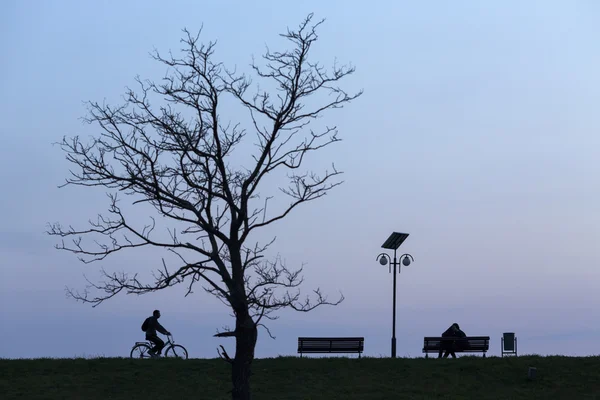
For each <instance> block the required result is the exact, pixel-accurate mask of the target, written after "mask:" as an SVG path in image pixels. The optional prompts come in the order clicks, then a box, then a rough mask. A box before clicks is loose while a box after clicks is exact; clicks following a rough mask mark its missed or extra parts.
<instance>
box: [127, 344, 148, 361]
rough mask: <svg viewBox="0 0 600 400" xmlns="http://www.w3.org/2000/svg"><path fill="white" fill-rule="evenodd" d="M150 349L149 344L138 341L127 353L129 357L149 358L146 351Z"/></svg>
mask: <svg viewBox="0 0 600 400" xmlns="http://www.w3.org/2000/svg"><path fill="white" fill-rule="evenodd" d="M149 351H150V346H148V345H147V344H145V343H138V344H136V345H135V346H133V348H132V349H131V353H130V354H129V357H130V358H151V357H150V354H148V352H149Z"/></svg>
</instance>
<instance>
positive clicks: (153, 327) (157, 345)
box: [142, 310, 171, 356]
mask: <svg viewBox="0 0 600 400" xmlns="http://www.w3.org/2000/svg"><path fill="white" fill-rule="evenodd" d="M159 318H160V311H159V310H154V312H152V316H150V317H148V318H146V320H145V321H144V323H143V324H142V330H143V331H145V332H146V340H149V341H151V342H152V343H154V347H153V348H151V349H150V351H149V352H148V354H150V356H155V355H158V356H160V353H161V352H162V349H163V347H165V342H164V341H163V340H162V339H161V338H160V337H158V335H157V334H156V331H158V332H160V333H162V334H163V335H167V336H171V332H169V331H168V330H166V329H165V328H164V327H163V326H162V325H161V324H160V322H158V319H159ZM144 328H146V329H144Z"/></svg>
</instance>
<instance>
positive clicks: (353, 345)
mask: <svg viewBox="0 0 600 400" xmlns="http://www.w3.org/2000/svg"><path fill="white" fill-rule="evenodd" d="M364 349H365V338H364V337H299V338H298V353H300V357H302V354H303V353H358V358H360V354H361V353H362V352H363V351H364Z"/></svg>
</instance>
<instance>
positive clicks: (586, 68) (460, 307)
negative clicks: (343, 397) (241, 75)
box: [0, 0, 600, 358]
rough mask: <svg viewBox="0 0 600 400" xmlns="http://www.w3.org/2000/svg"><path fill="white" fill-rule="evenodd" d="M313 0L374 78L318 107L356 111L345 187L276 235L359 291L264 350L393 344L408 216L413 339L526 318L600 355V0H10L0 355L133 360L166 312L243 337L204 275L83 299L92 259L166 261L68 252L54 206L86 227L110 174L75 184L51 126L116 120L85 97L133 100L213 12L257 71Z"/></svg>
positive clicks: (347, 119) (199, 339) (406, 323)
mask: <svg viewBox="0 0 600 400" xmlns="http://www.w3.org/2000/svg"><path fill="white" fill-rule="evenodd" d="M248 3H258V5H256V4H252V5H250V4H248ZM167 4H168V5H167ZM309 12H314V13H315V16H316V17H317V18H326V19H327V21H326V23H325V24H324V25H323V26H322V27H321V29H320V31H319V33H320V40H319V42H317V45H316V46H315V48H314V52H313V53H312V56H313V59H314V60H319V61H321V62H323V63H326V64H328V65H331V63H332V62H333V61H334V60H335V59H337V60H338V61H339V62H341V63H349V62H351V63H352V64H353V65H355V66H356V68H357V71H356V74H355V75H353V76H352V77H350V78H348V79H347V80H346V81H345V82H342V85H343V86H344V87H345V88H347V89H348V90H358V89H364V91H365V93H364V95H363V96H362V97H361V98H359V99H358V100H357V101H355V102H354V103H353V104H351V105H350V106H348V107H347V108H344V109H342V110H334V111H333V112H330V113H328V114H326V115H325V116H324V117H323V118H322V119H321V120H319V121H318V123H319V124H321V126H325V125H326V124H327V125H333V124H336V125H337V126H338V129H339V131H340V136H341V138H342V139H343V141H342V142H341V143H338V144H337V145H335V146H333V147H331V148H329V149H328V150H327V151H324V152H322V153H321V154H320V156H319V158H318V159H312V160H310V162H311V164H310V165H311V166H314V169H315V170H320V168H322V167H324V166H327V165H328V164H330V163H331V162H332V161H334V162H335V164H336V166H337V167H338V168H339V169H341V170H343V171H344V173H345V175H344V180H345V183H344V184H343V185H342V186H341V187H338V188H337V189H336V190H334V191H333V192H331V193H330V194H329V195H328V196H326V197H325V198H323V199H320V200H318V201H316V202H313V203H309V204H307V205H305V207H302V208H300V209H298V210H297V211H296V212H295V213H294V214H292V215H291V216H290V217H289V218H287V219H286V220H284V221H282V222H280V223H277V224H275V225H272V226H271V228H270V229H269V230H267V231H265V232H264V238H267V237H271V236H277V241H276V242H275V245H274V247H273V249H274V251H276V252H278V253H280V254H281V255H282V256H283V257H284V258H285V260H286V261H287V263H288V265H290V266H299V265H301V264H302V263H306V267H305V278H306V283H305V286H304V288H305V291H306V292H308V291H310V289H312V288H315V287H317V286H320V287H321V288H322V289H323V290H324V291H325V292H326V293H329V294H330V295H331V296H332V297H335V296H336V295H337V294H338V293H339V292H340V291H341V292H342V293H343V294H344V295H345V297H346V300H345V301H344V302H343V303H342V304H341V305H339V306H338V307H336V308H333V307H324V308H320V309H318V310H316V311H314V312H312V313H308V314H299V313H295V312H291V311H290V312H283V313H281V314H280V316H281V318H280V319H279V320H277V321H275V322H273V323H271V324H270V327H271V330H272V333H273V334H274V335H275V336H276V339H275V340H272V339H270V338H268V336H267V335H266V333H265V332H264V331H261V332H260V337H259V342H258V345H257V351H256V355H257V357H271V356H277V355H294V354H295V351H296V338H297V337H298V336H313V335H315V336H316V335H332V336H344V335H349V336H365V350H366V351H365V353H366V355H369V356H387V355H389V346H390V344H389V342H390V337H391V310H392V303H391V300H392V276H391V275H390V274H389V273H388V269H387V267H382V266H380V265H379V264H378V263H376V262H375V257H376V255H377V254H378V253H379V252H381V251H382V249H381V248H380V246H381V244H382V243H383V242H384V240H385V239H386V238H387V237H388V235H389V234H390V233H391V232H392V231H400V232H408V233H410V237H409V238H408V239H407V241H406V242H405V243H404V244H403V246H402V247H401V248H400V250H402V251H403V252H410V253H411V254H412V255H413V256H414V258H415V263H414V264H412V265H411V266H410V267H408V268H406V269H404V270H403V271H402V274H401V275H400V276H399V277H398V278H399V279H398V324H397V337H398V354H399V356H411V357H415V356H421V347H422V340H423V336H435V335H439V334H440V333H441V332H443V331H444V330H445V329H446V328H447V327H448V326H449V325H450V324H451V323H452V322H455V321H456V322H459V323H460V325H461V327H462V328H463V330H464V331H465V332H466V333H467V334H468V335H489V336H491V337H492V343H491V351H490V354H491V355H498V354H499V351H498V350H499V347H500V336H501V334H502V332H505V331H513V332H516V334H517V336H518V338H519V349H520V351H521V352H522V353H537V354H566V355H589V354H598V353H600V349H598V345H597V338H598V336H599V335H600V319H599V318H597V317H598V309H600V296H598V294H597V284H598V282H599V279H600V269H599V268H598V266H599V264H600V251H599V249H598V242H599V240H600V213H599V212H598V211H599V208H598V204H600V203H599V199H600V182H599V180H598V177H599V176H600V161H599V160H598V153H599V151H600V135H599V134H598V130H599V127H600V113H598V106H599V105H600V74H599V72H598V71H600V40H599V39H600V25H598V23H597V21H598V19H599V18H600V3H598V2H595V1H593V0H589V1H550V0H543V1H542V0H540V1H528V2H523V1H509V0H504V1H498V2H494V4H492V2H480V1H475V0H473V1H452V2H447V1H429V2H409V1H375V2H358V1H347V0H346V1H327V2H325V1H304V2H295V3H289V2H288V3H285V5H284V4H283V3H282V2H280V1H277V2H276V1H261V2H233V1H229V2H227V1H222V2H197V1H188V2H184V1H174V0H173V1H170V2H168V3H166V2H158V1H128V2H122V1H104V2H94V3H93V4H92V2H81V1H53V2H42V1H16V0H9V1H4V2H2V4H1V5H0V49H1V51H2V62H1V63H0V121H2V123H1V124H0V135H1V138H2V144H3V145H2V146H0V171H2V172H1V174H2V180H3V184H2V187H3V190H2V194H3V195H2V196H0V213H1V215H0V217H1V219H0V220H1V221H2V224H0V321H1V325H2V333H1V334H0V357H6V358H15V357H42V356H44V357H73V356H95V355H106V356H127V355H128V354H129V350H130V348H131V345H132V344H133V342H135V341H136V340H140V339H143V332H142V331H141V330H140V325H141V322H142V321H143V319H144V318H145V317H146V316H148V315H149V314H150V313H151V311H152V310H153V309H155V308H160V309H161V311H162V314H163V317H162V319H161V322H162V324H163V325H164V326H165V327H166V328H167V329H169V330H171V331H172V332H173V333H174V334H175V339H176V340H177V341H178V342H181V343H182V344H184V345H185V346H186V347H187V348H188V350H189V351H190V356H191V357H202V358H205V357H208V358H212V357H215V356H216V350H215V349H216V347H217V346H218V345H219V344H225V345H226V347H227V348H229V349H232V348H233V347H232V345H233V341H232V339H216V338H213V337H212V335H213V334H214V333H215V332H216V330H217V329H218V328H221V327H223V326H226V325H230V324H232V322H233V319H232V318H231V317H230V315H229V312H228V310H227V309H226V308H225V306H223V305H222V304H221V303H220V302H218V301H217V300H215V299H213V298H211V297H210V295H208V294H205V293H204V292H203V291H202V290H201V289H200V288H198V290H196V292H195V293H194V294H193V295H191V296H188V297H187V298H184V297H183V288H180V289H173V290H169V291H163V292H160V293H156V294H151V295H144V296H125V295H121V296H118V297H116V298H114V299H113V300H112V301H109V302H107V303H104V304H102V305H101V306H99V307H97V308H91V307H90V306H89V305H83V304H81V303H76V302H75V301H73V300H72V299H68V298H66V296H65V292H64V288H65V286H67V285H68V286H70V287H75V288H83V287H84V284H85V281H84V277H83V273H86V274H87V275H88V276H89V277H90V278H92V279H93V278H94V277H96V276H97V271H98V270H99V269H100V268H101V267H105V268H106V269H108V270H110V271H120V270H127V271H139V272H140V273H141V274H143V275H144V276H149V274H150V272H151V271H152V269H154V268H156V267H157V266H160V257H161V255H162V254H161V253H160V252H156V251H146V250H143V249H141V250H139V251H132V252H128V253H123V254H120V255H118V256H116V257H113V258H108V259H106V260H105V261H103V262H102V263H97V264H91V265H83V264H82V263H80V262H79V261H78V260H77V259H76V257H75V256H73V255H71V254H68V253H66V252H60V251H58V250H55V249H54V248H53V245H54V244H55V243H56V238H54V237H49V236H47V235H46V234H45V233H44V232H45V229H46V227H45V225H46V223H48V222H56V221H59V222H61V223H62V224H64V225H69V224H72V225H74V226H75V227H85V226H86V225H85V224H86V222H87V220H88V218H93V217H95V216H96V214H98V213H101V212H105V210H106V207H107V205H108V201H107V198H106V196H105V195H104V192H103V191H102V190H91V189H87V188H80V187H68V188H63V189H58V188H57V186H58V185H59V184H61V183H62V182H63V180H64V178H65V177H66V176H67V174H68V170H69V167H70V165H69V164H68V163H67V161H66V160H65V159H64V154H63V153H62V152H61V151H60V149H59V148H58V147H57V146H53V145H52V143H53V142H55V141H58V140H60V139H61V138H62V136H63V135H67V136H74V135H81V136H89V135H95V134H97V133H98V128H97V127H96V126H94V125H84V124H83V123H82V122H81V121H80V120H79V118H80V117H83V116H85V113H86V110H85V107H84V105H83V101H86V100H97V101H103V100H106V101H107V102H109V103H118V102H120V100H121V95H122V94H123V93H124V90H125V86H132V85H133V84H134V77H135V76H136V75H138V74H139V75H140V76H141V77H142V78H149V79H155V80H158V79H160V78H161V77H162V76H163V75H164V73H165V68H164V67H163V66H162V65H160V64H158V63H156V62H154V61H153V60H151V59H150V57H149V56H148V52H149V51H151V50H152V49H153V48H154V47H156V48H157V49H158V50H160V51H162V52H167V51H168V50H169V49H173V50H175V51H176V50H178V49H179V38H180V37H181V29H182V28H184V27H187V28H188V29H190V30H192V31H196V30H197V29H199V28H200V26H201V25H202V24H203V25H204V29H203V36H202V37H203V39H204V40H205V41H208V40H214V39H217V40H218V47H217V53H216V56H217V57H218V58H219V59H221V60H222V61H223V62H224V63H226V64H227V65H229V66H237V67H238V69H242V70H243V69H247V68H248V67H247V66H248V64H249V62H250V61H251V58H252V56H253V55H255V56H257V57H258V56H259V55H260V54H262V52H263V51H264V48H265V45H266V44H271V46H274V47H276V46H277V45H278V44H280V43H281V42H280V41H279V39H278V37H277V34H278V33H280V32H283V31H285V29H286V28H287V27H296V26H297V24H298V23H299V22H300V21H301V20H302V19H303V18H304V17H305V16H306V15H307V14H308V13H309ZM222 112H223V113H225V111H223V110H222ZM228 117H229V118H232V119H235V118H237V117H238V116H237V115H235V114H234V113H232V114H231V115H228ZM266 189H267V190H268V189H269V188H266ZM271 189H272V188H271ZM127 201H128V202H131V201H132V200H131V199H129V198H127ZM145 217H147V215H144V214H143V213H142V212H136V213H135V214H133V216H132V218H138V220H139V221H142V222H143V221H145Z"/></svg>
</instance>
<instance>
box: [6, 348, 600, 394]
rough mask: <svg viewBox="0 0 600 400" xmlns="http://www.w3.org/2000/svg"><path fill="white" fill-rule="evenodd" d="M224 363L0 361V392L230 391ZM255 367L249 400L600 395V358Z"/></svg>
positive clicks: (279, 362) (285, 362) (286, 361)
mask: <svg viewBox="0 0 600 400" xmlns="http://www.w3.org/2000/svg"><path fill="white" fill-rule="evenodd" d="M530 366H533V367H536V368H537V377H536V379H535V380H529V379H528V378H527V370H528V367H530ZM229 371H230V368H229V365H227V364H226V363H225V362H223V361H222V360H220V359H211V360H206V359H197V360H168V359H159V360H130V359H119V358H96V359H33V360H6V359H0V399H3V400H7V399H90V400H94V399H102V400H105V399H147V400H150V399H157V400H158V399H161V400H164V399H189V398H196V399H228V398H230V396H229V390H230V380H229V378H230V375H229ZM253 371H254V375H253V377H252V390H253V397H254V398H255V399H278V400H284V399H570V400H584V399H599V400H600V357H537V356H524V357H518V358H497V357H489V358H481V357H460V358H458V359H455V360H453V359H442V360H438V359H428V360H427V359H422V358H417V359H403V358H400V359H395V360H394V359H386V358H362V359H356V358H342V357H340V358H337V357H335V358H334V357H332V358H303V359H299V358H296V357H281V358H271V359H259V360H255V362H254V364H253Z"/></svg>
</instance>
